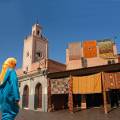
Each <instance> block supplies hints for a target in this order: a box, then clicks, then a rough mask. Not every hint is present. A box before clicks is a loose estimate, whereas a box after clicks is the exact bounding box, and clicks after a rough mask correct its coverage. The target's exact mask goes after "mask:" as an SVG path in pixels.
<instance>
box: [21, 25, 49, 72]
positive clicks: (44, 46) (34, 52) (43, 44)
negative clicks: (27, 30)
mask: <svg viewBox="0 0 120 120" xmlns="http://www.w3.org/2000/svg"><path fill="white" fill-rule="evenodd" d="M47 58H48V41H47V39H46V38H45V37H44V36H43V35H42V27H41V26H40V25H39V24H38V23H36V24H34V25H33V26H32V33H31V35H29V36H28V37H26V38H25V40H24V48H23V71H26V72H27V71H30V70H31V65H32V64H33V63H35V62H38V61H40V60H42V59H47Z"/></svg>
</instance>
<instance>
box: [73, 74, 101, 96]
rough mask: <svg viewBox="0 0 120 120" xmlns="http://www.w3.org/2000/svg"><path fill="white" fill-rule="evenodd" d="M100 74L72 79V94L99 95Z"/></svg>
mask: <svg viewBox="0 0 120 120" xmlns="http://www.w3.org/2000/svg"><path fill="white" fill-rule="evenodd" d="M101 91H102V89H101V73H98V74H94V75H89V76H82V77H73V93H74V94H91V93H101Z"/></svg>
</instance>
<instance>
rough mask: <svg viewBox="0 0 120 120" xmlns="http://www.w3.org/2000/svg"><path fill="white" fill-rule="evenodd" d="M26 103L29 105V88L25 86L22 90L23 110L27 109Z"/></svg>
mask: <svg viewBox="0 0 120 120" xmlns="http://www.w3.org/2000/svg"><path fill="white" fill-rule="evenodd" d="M28 103H29V87H28V85H25V87H24V89H23V98H22V106H23V108H28Z"/></svg>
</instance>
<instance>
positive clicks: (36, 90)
mask: <svg viewBox="0 0 120 120" xmlns="http://www.w3.org/2000/svg"><path fill="white" fill-rule="evenodd" d="M65 69H66V66H65V65H64V64H62V63H59V62H57V61H54V60H51V59H49V58H48V40H47V39H46V38H45V37H44V36H43V35H42V27H41V26H40V25H39V24H34V25H33V26H32V33H31V35H29V36H28V37H26V38H25V40H24V48H23V65H22V68H20V69H17V75H18V78H19V88H20V96H21V101H20V106H21V108H24V109H31V110H39V111H44V112H47V111H48V78H47V73H48V72H56V71H63V70H65Z"/></svg>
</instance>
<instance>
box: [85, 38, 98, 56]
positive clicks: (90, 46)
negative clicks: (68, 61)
mask: <svg viewBox="0 0 120 120" xmlns="http://www.w3.org/2000/svg"><path fill="white" fill-rule="evenodd" d="M96 46H97V42H96V40H93V41H84V42H83V54H84V57H85V58H92V57H96V56H97V47H96Z"/></svg>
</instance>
